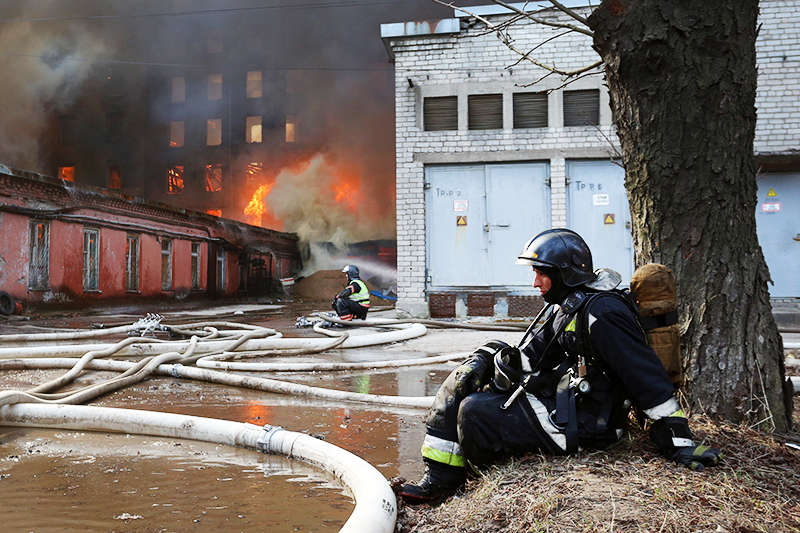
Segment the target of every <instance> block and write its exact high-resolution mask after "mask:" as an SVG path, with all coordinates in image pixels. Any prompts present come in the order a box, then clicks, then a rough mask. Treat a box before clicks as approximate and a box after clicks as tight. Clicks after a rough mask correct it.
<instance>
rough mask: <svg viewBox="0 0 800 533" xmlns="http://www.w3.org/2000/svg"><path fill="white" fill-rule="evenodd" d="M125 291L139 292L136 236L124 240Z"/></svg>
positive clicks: (137, 240)
mask: <svg viewBox="0 0 800 533" xmlns="http://www.w3.org/2000/svg"><path fill="white" fill-rule="evenodd" d="M125 290H126V291H133V292H137V291H138V290H139V237H138V236H136V235H128V236H127V238H126V239H125Z"/></svg>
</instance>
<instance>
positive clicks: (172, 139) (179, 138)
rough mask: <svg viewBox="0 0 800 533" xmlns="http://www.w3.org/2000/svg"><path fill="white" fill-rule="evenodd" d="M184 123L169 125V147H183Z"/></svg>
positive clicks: (175, 122) (176, 122) (174, 122)
mask: <svg viewBox="0 0 800 533" xmlns="http://www.w3.org/2000/svg"><path fill="white" fill-rule="evenodd" d="M184 128H185V123H184V122H183V121H182V120H177V121H173V122H170V123H169V145H170V146H171V147H173V148H176V147H178V146H183V137H184Z"/></svg>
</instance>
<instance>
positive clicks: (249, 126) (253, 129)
mask: <svg viewBox="0 0 800 533" xmlns="http://www.w3.org/2000/svg"><path fill="white" fill-rule="evenodd" d="M245 128H246V129H245V133H244V136H245V141H246V142H248V143H260V142H261V117H247V119H246V123H245Z"/></svg>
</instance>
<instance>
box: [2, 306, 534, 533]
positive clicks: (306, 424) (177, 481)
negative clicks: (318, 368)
mask: <svg viewBox="0 0 800 533" xmlns="http://www.w3.org/2000/svg"><path fill="white" fill-rule="evenodd" d="M312 311H314V309H311V308H299V309H298V308H289V307H285V308H281V307H277V306H259V307H256V306H234V307H224V308H223V307H218V308H215V309H202V308H198V309H191V310H189V309H186V310H179V311H176V312H174V314H170V313H167V312H163V313H162V314H163V315H164V316H165V319H164V321H163V323H165V324H170V325H174V324H178V323H180V324H185V323H197V322H202V321H204V320H214V321H219V320H225V321H235V322H242V323H247V324H253V325H260V326H265V327H268V328H272V329H276V330H278V331H280V332H282V333H283V334H284V336H287V337H289V336H309V337H318V336H319V335H318V334H317V333H315V332H313V331H312V330H311V329H310V328H303V329H298V328H295V318H296V316H299V315H305V314H310V313H311V312H312ZM142 316H143V313H137V312H136V311H135V310H133V311H131V310H106V311H105V312H98V313H97V314H94V313H83V314H81V315H72V316H70V315H61V316H53V317H42V318H39V319H37V320H33V321H30V322H24V323H23V322H16V323H5V324H3V325H2V326H0V333H3V334H9V333H39V332H44V331H47V328H85V327H89V326H90V325H91V324H103V325H104V326H106V327H111V326H116V325H121V324H130V323H133V322H135V321H136V320H138V319H139V318H141V317H142ZM371 316H372V317H379V316H383V317H393V316H394V313H393V311H384V312H374V313H372V315H371ZM519 336H520V333H516V332H487V331H466V330H429V332H428V334H426V335H425V336H424V337H421V338H418V339H412V340H409V341H404V342H399V343H393V344H389V345H382V346H376V347H369V348H355V349H348V350H332V351H330V352H326V353H323V354H319V355H314V356H308V355H304V356H294V357H290V358H287V357H283V358H281V357H278V358H270V359H269V361H270V362H273V361H289V360H291V361H306V360H323V361H368V360H385V359H406V358H416V357H423V356H427V355H439V354H441V353H452V352H463V351H470V350H472V349H474V348H475V347H477V346H479V345H480V344H482V343H483V342H485V341H487V340H489V339H492V338H499V339H503V340H506V341H510V342H515V341H516V340H518V338H519ZM118 338H123V337H118ZM100 340H101V341H102V342H108V341H109V340H108V339H100ZM453 365H454V364H453V363H445V364H437V365H431V366H417V367H407V368H401V369H381V370H359V371H344V372H313V373H285V372H281V373H273V372H269V373H265V372H258V373H250V372H237V373H238V374H244V375H253V376H258V377H265V378H271V379H278V380H282V381H287V382H292V383H301V384H306V385H310V386H315V387H324V388H331V389H338V390H347V391H353V392H364V393H371V394H381V395H401V396H428V395H433V394H435V392H436V390H437V388H438V386H439V384H440V383H441V381H442V380H443V379H444V378H445V376H446V375H447V373H449V371H450V370H451V369H452V368H453ZM63 373H64V371H63V370H29V371H19V370H11V371H2V372H0V390H7V389H18V390H25V389H29V388H31V387H33V386H35V385H38V384H40V383H43V382H46V381H48V380H50V379H53V378H55V377H57V376H59V375H61V374H63ZM115 375H116V374H113V373H110V372H87V373H86V374H85V375H82V376H81V377H80V378H79V379H78V380H76V382H75V383H74V384H73V385H72V386H71V388H75V387H80V386H85V385H86V384H89V383H94V382H98V381H100V380H104V379H108V378H110V377H112V376H115ZM91 403H92V405H98V406H107V407H123V408H128V409H144V410H152V411H160V412H171V413H182V414H191V415H196V416H203V417H210V418H220V419H224V420H233V421H238V422H249V423H252V424H257V425H264V424H270V425H276V426H281V427H284V428H286V429H289V430H292V431H297V432H301V433H307V434H310V435H312V436H315V437H317V438H320V439H324V440H325V441H327V442H329V443H332V444H335V445H337V446H339V447H342V448H344V449H346V450H348V451H350V452H352V453H354V454H356V455H358V456H359V457H361V458H363V459H365V460H366V461H367V462H369V463H370V464H372V465H373V466H375V467H376V468H378V470H379V471H380V472H381V473H382V474H383V475H384V476H385V477H387V478H391V477H395V476H402V477H407V478H416V477H418V476H419V475H420V474H421V472H422V464H421V462H420V460H419V448H420V444H421V441H422V437H423V435H424V418H425V414H426V411H425V410H424V409H414V408H400V407H392V406H376V405H369V404H362V403H358V402H345V401H330V400H317V399H308V398H298V397H292V396H285V395H277V394H268V393H264V392H260V391H254V390H249V389H241V388H234V387H228V386H223V385H216V384H210V383H200V382H194V381H188V380H179V379H175V378H171V377H155V378H150V379H148V380H146V381H144V382H141V383H139V384H137V385H134V386H132V387H129V388H125V389H122V390H120V391H117V392H114V393H111V394H108V395H106V396H103V397H102V398H99V399H97V400H94V401H93V402H91ZM0 501H2V502H3V505H2V506H0V523H2V524H3V527H2V529H3V530H4V531H36V532H49V531H75V530H82V531H276V532H279V531H338V530H339V529H340V528H341V526H342V525H343V524H344V522H345V521H346V520H347V518H348V517H349V516H350V513H351V512H352V510H353V501H352V498H351V497H350V496H349V495H348V494H347V491H346V489H344V488H343V487H342V486H341V485H340V484H339V483H338V481H337V480H335V479H333V478H332V477H331V476H329V475H328V474H327V473H325V472H323V471H321V470H317V469H315V468H313V467H310V466H308V465H305V464H303V463H301V462H298V461H289V460H288V459H285V458H282V457H276V456H268V455H263V454H259V453H257V452H254V451H249V450H241V449H236V448H231V447H226V446H219V445H213V444H207V443H199V442H194V441H183V440H174V439H166V438H154V437H146V436H138V435H116V434H106V433H102V434H99V433H85V432H74V431H57V430H45V429H22V428H8V427H2V426H0Z"/></svg>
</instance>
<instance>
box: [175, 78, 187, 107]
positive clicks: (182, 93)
mask: <svg viewBox="0 0 800 533" xmlns="http://www.w3.org/2000/svg"><path fill="white" fill-rule="evenodd" d="M185 101H186V78H172V103H178V102H185Z"/></svg>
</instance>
